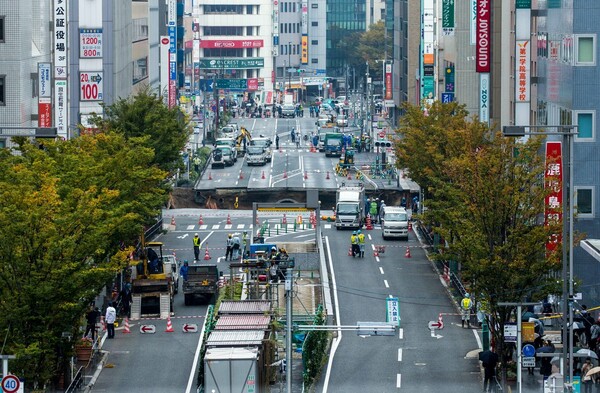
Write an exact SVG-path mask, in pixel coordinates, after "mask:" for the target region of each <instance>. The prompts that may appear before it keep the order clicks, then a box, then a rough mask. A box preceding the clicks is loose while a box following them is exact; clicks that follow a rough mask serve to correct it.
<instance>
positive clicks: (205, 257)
mask: <svg viewBox="0 0 600 393" xmlns="http://www.w3.org/2000/svg"><path fill="white" fill-rule="evenodd" d="M209 259H210V254H209V253H208V246H206V251H204V260H205V261H208V260H209Z"/></svg>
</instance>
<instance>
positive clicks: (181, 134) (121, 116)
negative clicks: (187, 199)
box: [94, 88, 191, 173]
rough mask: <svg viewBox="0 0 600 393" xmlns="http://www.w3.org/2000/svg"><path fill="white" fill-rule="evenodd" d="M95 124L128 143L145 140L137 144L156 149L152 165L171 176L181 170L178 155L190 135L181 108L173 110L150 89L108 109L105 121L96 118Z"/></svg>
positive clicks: (105, 110)
mask: <svg viewBox="0 0 600 393" xmlns="http://www.w3.org/2000/svg"><path fill="white" fill-rule="evenodd" d="M94 123H95V124H96V125H97V126H98V127H99V128H100V129H101V130H114V131H117V132H120V133H122V134H123V135H124V136H125V138H127V139H130V138H140V137H143V138H145V139H139V140H138V143H142V144H143V145H144V146H147V147H150V148H152V149H154V159H153V162H152V164H157V165H158V166H159V168H161V169H163V170H165V171H167V172H169V173H172V172H173V171H174V170H175V169H176V168H177V167H180V166H181V157H180V155H179V152H181V151H182V150H184V148H185V145H186V143H187V141H188V138H189V136H190V134H191V130H190V128H189V126H188V124H187V120H186V119H185V116H184V115H183V113H182V112H181V111H180V109H179V107H175V108H172V109H170V108H169V107H167V106H166V105H165V104H164V103H163V101H162V98H161V97H159V96H158V95H157V94H156V93H154V92H153V91H152V90H151V89H150V88H146V89H144V90H142V91H140V92H139V93H138V94H137V95H136V96H132V97H129V98H127V99H120V100H118V101H116V102H115V103H113V104H112V105H110V106H106V107H105V108H104V118H103V119H102V118H99V117H96V118H95V119H94Z"/></svg>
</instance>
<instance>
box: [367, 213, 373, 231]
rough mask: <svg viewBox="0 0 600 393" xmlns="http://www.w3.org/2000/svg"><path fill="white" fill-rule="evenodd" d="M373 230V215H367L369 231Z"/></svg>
mask: <svg viewBox="0 0 600 393" xmlns="http://www.w3.org/2000/svg"><path fill="white" fill-rule="evenodd" d="M372 229H373V223H372V222H371V215H370V214H367V230H369V231H370V230H372Z"/></svg>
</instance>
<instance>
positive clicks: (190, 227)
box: [187, 225, 195, 231]
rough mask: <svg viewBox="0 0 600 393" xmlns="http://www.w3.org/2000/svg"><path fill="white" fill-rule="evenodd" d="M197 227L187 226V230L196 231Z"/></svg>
mask: <svg viewBox="0 0 600 393" xmlns="http://www.w3.org/2000/svg"><path fill="white" fill-rule="evenodd" d="M194 227H195V225H188V226H187V230H188V231H192V230H193V229H194Z"/></svg>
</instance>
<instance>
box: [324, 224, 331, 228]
mask: <svg viewBox="0 0 600 393" xmlns="http://www.w3.org/2000/svg"><path fill="white" fill-rule="evenodd" d="M323 228H325V229H331V224H325V225H323Z"/></svg>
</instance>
